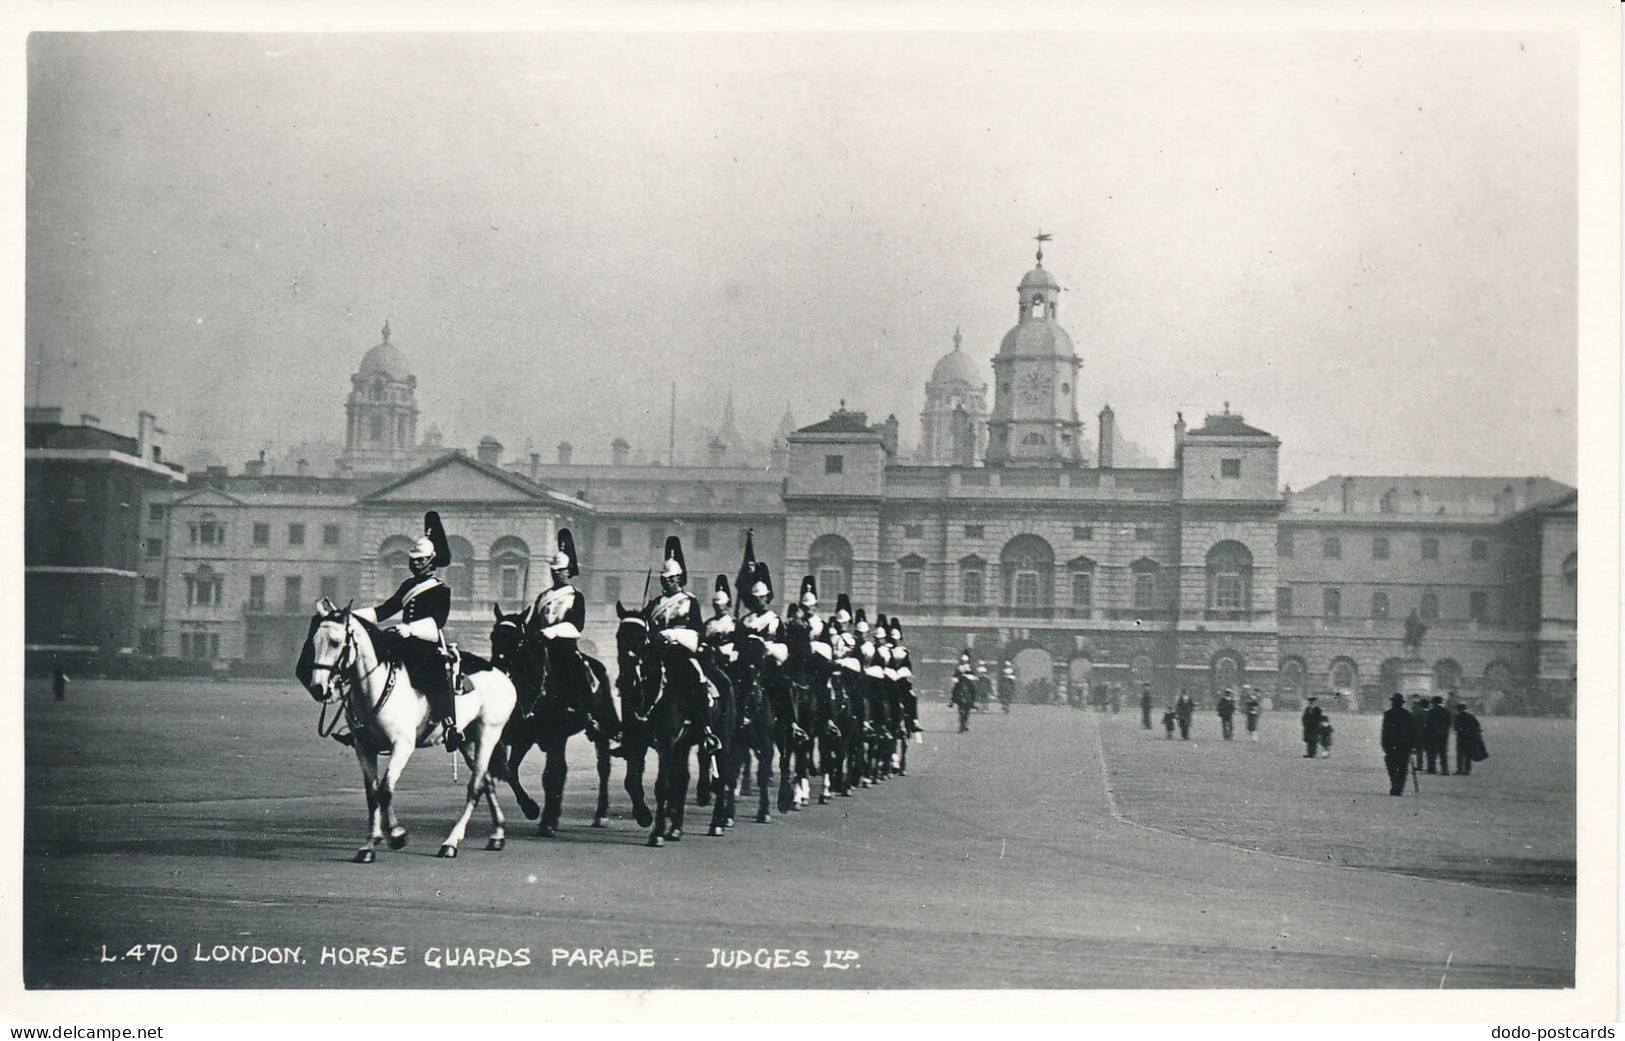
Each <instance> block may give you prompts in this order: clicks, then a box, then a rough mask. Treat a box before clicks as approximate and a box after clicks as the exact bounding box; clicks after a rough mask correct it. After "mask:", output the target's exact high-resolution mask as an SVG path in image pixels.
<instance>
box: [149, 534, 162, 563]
mask: <svg viewBox="0 0 1625 1041" xmlns="http://www.w3.org/2000/svg"><path fill="white" fill-rule="evenodd" d="M163 555H164V540H163V539H148V540H147V559H148V560H156V559H157V558H159V557H161V556H163Z"/></svg>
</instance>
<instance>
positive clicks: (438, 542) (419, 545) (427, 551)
mask: <svg viewBox="0 0 1625 1041" xmlns="http://www.w3.org/2000/svg"><path fill="white" fill-rule="evenodd" d="M407 556H408V557H411V558H412V559H414V560H422V559H423V558H424V557H432V558H434V560H433V562H434V566H435V567H437V568H438V567H447V566H449V565H450V564H451V544H450V543H448V542H447V541H446V529H445V528H444V527H442V526H441V524H440V514H438V513H436V512H435V511H433V510H430V511H429V512H428V513H425V514H424V515H423V536H422V537H421V538H419V539H418V540H417V541H416V542H414V543H412V548H411V550H410V551H408V553H407Z"/></svg>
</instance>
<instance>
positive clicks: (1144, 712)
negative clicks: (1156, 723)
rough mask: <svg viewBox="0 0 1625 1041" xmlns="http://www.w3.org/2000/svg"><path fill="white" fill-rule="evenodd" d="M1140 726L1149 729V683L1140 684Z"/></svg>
mask: <svg viewBox="0 0 1625 1041" xmlns="http://www.w3.org/2000/svg"><path fill="white" fill-rule="evenodd" d="M1140 726H1141V728H1142V729H1145V730H1150V729H1151V684H1149V683H1142V684H1140Z"/></svg>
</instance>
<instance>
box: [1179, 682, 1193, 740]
mask: <svg viewBox="0 0 1625 1041" xmlns="http://www.w3.org/2000/svg"><path fill="white" fill-rule="evenodd" d="M1195 715H1196V702H1195V701H1193V700H1191V696H1190V694H1188V693H1187V692H1185V691H1180V692H1179V698H1178V700H1176V701H1175V702H1174V716H1175V717H1176V718H1178V720H1179V737H1180V740H1182V741H1189V740H1190V739H1191V718H1192V717H1193V716H1195Z"/></svg>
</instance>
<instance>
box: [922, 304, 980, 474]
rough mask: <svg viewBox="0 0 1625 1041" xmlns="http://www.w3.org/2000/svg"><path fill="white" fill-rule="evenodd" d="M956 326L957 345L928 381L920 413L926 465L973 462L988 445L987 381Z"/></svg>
mask: <svg viewBox="0 0 1625 1041" xmlns="http://www.w3.org/2000/svg"><path fill="white" fill-rule="evenodd" d="M962 340H963V337H961V336H960V334H959V330H958V329H955V330H954V349H953V350H951V351H949V352H948V353H947V354H944V355H943V356H942V359H941V360H940V361H938V362H937V364H936V367H935V368H933V369H932V370H931V379H930V381H929V382H927V383H926V385H925V411H924V412H922V413H920V452H919V462H920V463H921V464H922V465H925V466H971V465H974V464H975V462H976V460H978V459H980V458H981V457H982V453H983V451H984V450H985V449H986V448H987V381H986V380H985V379H983V378H982V376H981V374H980V373H979V372H978V371H977V365H976V363H975V362H973V361H971V359H970V355H968V354H966V353H965V352H964V350H962V349H961V343H962Z"/></svg>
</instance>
